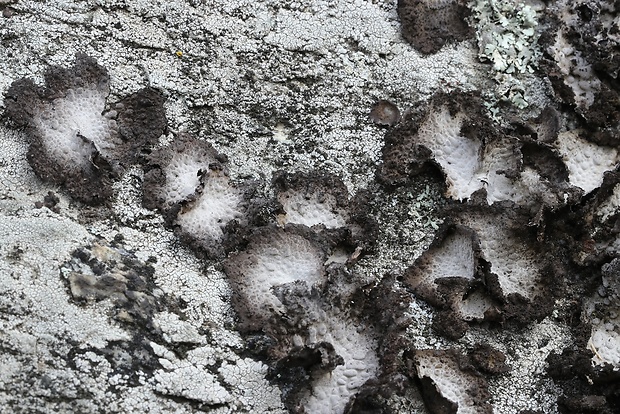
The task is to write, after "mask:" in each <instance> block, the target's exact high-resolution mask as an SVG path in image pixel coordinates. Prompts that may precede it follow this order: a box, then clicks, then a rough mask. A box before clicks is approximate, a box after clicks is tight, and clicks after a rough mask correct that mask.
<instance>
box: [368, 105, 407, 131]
mask: <svg viewBox="0 0 620 414" xmlns="http://www.w3.org/2000/svg"><path fill="white" fill-rule="evenodd" d="M369 117H370V120H371V121H372V122H374V123H375V124H379V125H385V126H394V125H396V124H397V123H398V122H399V121H400V111H399V110H398V107H397V106H396V105H394V104H393V103H392V102H390V101H386V100H381V101H379V102H377V104H376V105H375V106H374V107H373V108H372V110H371V111H370V115H369Z"/></svg>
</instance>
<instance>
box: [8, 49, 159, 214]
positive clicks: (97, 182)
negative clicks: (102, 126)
mask: <svg viewBox="0 0 620 414" xmlns="http://www.w3.org/2000/svg"><path fill="white" fill-rule="evenodd" d="M44 79H45V85H44V86H37V85H36V84H35V83H34V81H33V80H32V79H27V78H23V79H19V80H17V81H15V82H13V84H12V85H11V86H10V88H9V90H8V91H7V93H6V96H5V105H6V116H8V117H9V118H10V119H11V120H12V121H13V123H14V125H15V126H17V127H19V128H25V129H26V132H27V134H28V137H29V143H30V147H29V149H28V154H27V158H28V162H29V163H30V165H31V166H32V168H33V170H34V172H35V173H36V174H37V175H38V176H39V177H40V178H41V179H43V180H44V181H48V182H51V183H53V184H57V185H60V186H63V187H64V188H65V189H66V190H67V192H68V193H69V194H70V195H71V196H72V197H74V198H75V199H77V200H80V201H82V202H85V203H87V204H93V205H96V204H101V203H103V202H104V201H105V200H107V199H108V198H109V197H110V196H111V194H112V182H113V180H114V179H115V178H116V177H117V176H118V174H119V173H120V172H122V170H123V167H124V166H125V165H128V164H131V163H133V162H135V161H136V160H137V159H138V157H139V155H140V153H141V150H142V149H143V148H144V147H145V146H146V145H147V144H152V143H154V142H155V141H156V140H157V138H159V136H160V135H161V134H163V133H164V131H165V129H166V125H167V120H166V116H165V110H164V107H163V104H164V101H165V98H164V97H163V95H162V94H161V92H159V91H157V90H155V89H152V88H145V89H142V90H140V91H138V92H136V93H134V94H132V95H130V96H128V97H126V98H125V99H123V100H122V101H121V102H119V103H117V104H116V105H115V106H113V108H112V109H111V110H107V108H105V103H104V104H102V105H101V109H100V111H101V112H100V113H95V115H96V116H97V117H101V120H103V122H105V123H109V124H106V126H109V128H108V130H107V131H104V132H103V133H104V134H105V133H107V136H106V138H105V140H101V139H100V138H101V137H98V138H97V139H95V137H93V136H87V135H90V134H89V133H88V132H87V131H84V130H80V127H79V121H77V120H76V119H71V120H70V121H71V122H69V123H67V124H65V125H57V126H56V128H60V129H64V130H65V132H66V133H68V135H67V137H65V138H66V139H67V142H66V143H67V144H68V147H71V149H69V150H68V151H67V152H65V154H64V155H63V156H61V157H59V156H58V151H60V150H59V149H57V148H53V147H50V143H49V142H46V136H45V131H44V128H47V127H48V125H45V127H44V123H42V122H41V119H42V116H48V117H53V118H56V120H58V118H61V117H62V115H60V114H59V112H57V111H56V109H57V104H59V103H60V105H62V101H63V100H66V99H69V100H70V99H71V96H72V95H71V94H73V93H79V91H82V92H83V91H84V90H86V91H89V92H92V93H93V94H95V95H99V96H101V97H103V100H104V101H105V99H106V98H107V96H108V95H109V82H110V79H109V75H108V72H107V70H106V69H105V68H104V67H102V66H100V65H99V64H98V63H97V61H96V60H95V59H93V58H91V57H89V56H87V55H85V54H77V55H76V59H75V64H74V65H73V67H71V68H62V67H56V66H52V67H50V68H48V69H47V71H46V72H45V74H44ZM68 97H69V98H68ZM96 105H97V104H95V106H96ZM74 109H75V108H74ZM78 111H79V109H78ZM97 111H99V109H98V108H97ZM83 115H84V114H81V113H78V114H77V115H76V117H77V118H80V117H82V116H83ZM92 115H93V113H91V114H87V115H86V117H88V116H92ZM60 121H62V119H61V120H60ZM82 121H83V120H82ZM91 133H92V134H93V135H96V134H101V133H102V132H101V131H100V130H97V131H96V132H93V131H91ZM54 153H56V155H54ZM76 160H77V162H76ZM82 161H83V162H82Z"/></svg>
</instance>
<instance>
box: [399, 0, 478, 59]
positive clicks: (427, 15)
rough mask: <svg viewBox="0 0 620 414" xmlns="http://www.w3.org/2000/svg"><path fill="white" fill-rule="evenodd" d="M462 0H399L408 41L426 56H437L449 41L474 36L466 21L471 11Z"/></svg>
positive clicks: (404, 31)
mask: <svg viewBox="0 0 620 414" xmlns="http://www.w3.org/2000/svg"><path fill="white" fill-rule="evenodd" d="M465 3H466V2H464V1H461V0H398V16H399V17H400V22H401V31H402V34H403V37H404V38H405V40H406V41H408V42H409V43H411V44H412V45H413V47H415V48H416V50H417V51H419V52H421V53H424V54H431V53H436V52H438V51H439V49H441V48H442V47H443V45H445V44H446V43H448V42H452V41H454V42H460V41H462V40H465V39H466V38H467V37H469V36H470V35H471V31H470V29H469V27H468V26H467V23H466V21H465V19H466V18H467V16H469V13H470V12H469V9H468V8H467V7H466V6H465Z"/></svg>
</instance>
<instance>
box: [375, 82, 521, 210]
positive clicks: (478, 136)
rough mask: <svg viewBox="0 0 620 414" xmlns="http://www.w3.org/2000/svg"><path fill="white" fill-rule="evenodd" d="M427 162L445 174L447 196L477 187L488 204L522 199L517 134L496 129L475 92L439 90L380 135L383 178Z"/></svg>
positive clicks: (395, 180)
mask: <svg viewBox="0 0 620 414" xmlns="http://www.w3.org/2000/svg"><path fill="white" fill-rule="evenodd" d="M430 166H435V167H436V168H437V167H438V168H439V169H440V171H441V172H442V174H443V175H444V176H445V181H446V187H447V188H446V196H448V197H449V198H452V199H455V200H467V199H470V198H473V197H474V194H475V193H477V192H480V191H483V192H484V194H485V195H486V197H484V198H486V202H488V203H493V202H496V201H502V200H507V199H509V200H513V199H515V200H521V199H523V198H525V193H526V188H523V187H524V186H523V185H519V183H518V181H519V178H520V167H521V154H520V153H519V142H518V139H517V138H516V137H512V136H510V135H508V134H507V133H505V132H504V133H500V131H498V130H497V128H496V127H495V126H494V125H493V123H492V122H491V121H490V119H489V118H488V117H487V116H486V114H485V110H484V109H483V106H482V102H481V100H480V98H479V97H478V96H476V95H475V94H472V93H463V92H454V93H452V94H450V95H447V94H443V93H439V94H437V95H435V96H434V97H433V98H432V99H431V102H430V104H429V105H427V106H426V110H425V111H420V112H415V113H411V114H409V115H408V116H407V117H406V118H405V119H404V120H403V122H401V124H400V125H399V126H397V127H396V128H394V129H393V130H391V131H390V132H388V133H387V134H386V142H385V146H384V148H383V164H382V166H381V167H380V169H379V178H380V179H381V180H382V181H383V182H385V183H387V184H390V185H402V184H404V183H406V182H407V180H408V179H409V178H410V177H411V176H415V175H418V174H420V173H422V172H424V171H425V170H428V169H429V167H430ZM478 198H481V194H479V195H478Z"/></svg>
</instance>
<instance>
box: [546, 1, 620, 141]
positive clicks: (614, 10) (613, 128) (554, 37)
mask: <svg viewBox="0 0 620 414" xmlns="http://www.w3.org/2000/svg"><path fill="white" fill-rule="evenodd" d="M619 12H620V10H619V9H618V6H617V4H616V3H615V2H614V1H611V0H600V1H597V0H592V1H579V2H570V1H566V0H562V1H558V2H556V4H555V5H554V6H553V7H549V8H548V9H547V13H549V14H550V15H551V16H552V17H551V18H550V20H552V21H554V22H555V23H554V24H552V25H551V27H550V29H549V30H548V33H546V34H545V35H544V36H542V37H541V41H542V43H543V46H544V47H545V48H546V49H547V56H546V58H545V59H543V61H542V65H541V67H542V68H543V70H544V71H545V73H546V74H547V75H548V76H549V78H550V79H551V81H552V84H553V86H554V89H555V90H556V94H557V96H558V97H559V98H560V99H562V100H563V101H564V102H566V103H569V104H571V105H575V107H576V112H577V113H578V114H579V115H581V116H582V117H583V118H584V119H585V120H586V121H587V124H588V129H589V134H588V139H590V140H592V141H593V142H597V143H599V144H603V145H617V144H618V142H620V135H619V134H618V125H619V123H620V115H619V113H620V112H619V111H618V109H619V108H620V98H619V96H620V95H619V92H620V89H619V87H618V83H617V81H616V78H617V74H618V62H619V61H620V54H619V53H618V49H619V48H618V46H619V44H620V38H619V37H618V32H619V28H618V19H617V16H618V13H619ZM556 15H557V17H556Z"/></svg>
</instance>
